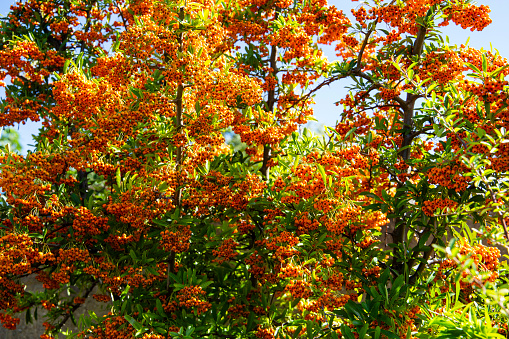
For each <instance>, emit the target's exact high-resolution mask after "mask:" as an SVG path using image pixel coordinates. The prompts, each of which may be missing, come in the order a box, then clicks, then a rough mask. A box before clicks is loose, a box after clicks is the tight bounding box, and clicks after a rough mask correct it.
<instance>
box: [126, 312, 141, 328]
mask: <svg viewBox="0 0 509 339" xmlns="http://www.w3.org/2000/svg"><path fill="white" fill-rule="evenodd" d="M124 318H125V320H127V321H128V322H129V324H131V326H132V327H134V329H135V330H137V331H140V330H141V329H142V328H143V326H142V325H141V324H140V323H139V322H137V321H136V320H135V319H134V318H133V317H131V316H130V315H124Z"/></svg>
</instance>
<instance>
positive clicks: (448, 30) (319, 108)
mask: <svg viewBox="0 0 509 339" xmlns="http://www.w3.org/2000/svg"><path fill="white" fill-rule="evenodd" d="M477 2H478V3H479V4H484V5H488V6H490V8H491V13H490V16H491V18H492V20H493V23H492V24H491V25H490V26H488V27H487V28H485V29H484V30H483V31H482V32H477V31H476V32H471V31H470V30H463V29H461V28H458V27H456V26H455V25H449V26H448V27H445V28H443V30H442V31H443V32H444V34H445V35H447V36H449V41H450V42H451V44H453V45H454V44H457V45H460V44H464V43H465V42H466V41H467V39H468V38H469V37H470V41H469V44H470V46H472V47H475V48H484V49H487V50H489V49H490V48H491V47H490V42H491V43H492V46H493V48H494V49H497V50H498V51H499V52H500V54H501V55H502V56H504V57H509V20H508V19H507V14H508V13H509V1H507V0H483V1H477ZM13 3H14V1H10V0H3V1H0V14H2V15H5V14H7V13H8V12H9V7H10V5H11V4H13ZM329 3H330V4H335V5H336V7H338V8H339V9H342V10H343V11H344V12H345V13H346V14H350V10H351V9H352V8H355V7H356V6H358V5H359V2H352V1H349V0H332V1H329ZM326 53H327V56H328V58H329V60H331V61H332V60H335V59H336V57H335V56H334V53H333V48H331V49H329V51H326ZM346 85H348V82H347V80H344V81H343V82H336V83H334V84H333V85H331V86H329V87H326V88H322V90H321V91H320V92H319V93H318V95H317V96H316V98H315V101H316V102H317V104H316V106H315V118H316V119H317V120H318V123H320V124H324V125H334V123H335V121H336V120H337V119H338V117H339V115H340V113H341V110H340V108H339V107H336V106H335V105H334V102H336V101H338V100H339V99H341V98H342V97H344V96H345V95H346V93H347V92H346V90H345V89H344V86H346ZM0 96H1V97H4V94H3V91H1V92H0ZM39 127H40V124H38V123H32V122H27V124H26V125H21V126H19V133H20V135H21V143H22V145H23V148H24V151H26V149H27V144H32V143H33V141H32V134H37V130H38V128H39Z"/></svg>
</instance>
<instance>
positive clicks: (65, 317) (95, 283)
mask: <svg viewBox="0 0 509 339" xmlns="http://www.w3.org/2000/svg"><path fill="white" fill-rule="evenodd" d="M96 285H97V280H94V281H93V283H92V285H91V286H90V287H89V288H88V289H87V290H86V291H85V293H84V294H83V298H85V299H86V298H87V297H88V295H89V294H90V293H91V292H92V290H93V289H94V287H95V286H96ZM81 305H82V304H74V305H73V306H72V307H71V309H70V310H69V313H67V314H66V315H64V318H63V319H62V321H60V323H58V325H56V326H55V330H57V331H58V330H60V329H61V328H62V326H64V324H65V323H66V322H67V320H69V318H70V317H71V315H72V314H73V313H74V311H76V310H77V309H78V308H80V306H81Z"/></svg>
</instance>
